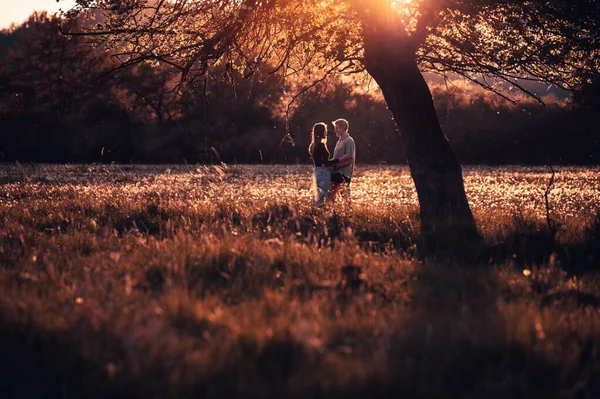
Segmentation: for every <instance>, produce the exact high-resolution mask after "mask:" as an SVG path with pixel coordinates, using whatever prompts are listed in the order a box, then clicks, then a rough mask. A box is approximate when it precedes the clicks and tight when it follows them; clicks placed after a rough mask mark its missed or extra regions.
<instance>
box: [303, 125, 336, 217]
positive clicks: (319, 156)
mask: <svg viewBox="0 0 600 399" xmlns="http://www.w3.org/2000/svg"><path fill="white" fill-rule="evenodd" d="M326 138H327V125H326V124H325V123H323V122H319V123H315V125H314V126H313V128H312V141H311V142H310V146H309V147H308V153H309V154H310V157H311V158H312V160H313V163H314V164H315V171H314V174H313V184H312V192H313V200H312V204H313V205H314V206H322V205H323V203H324V202H325V197H326V196H327V191H328V190H329V184H330V183H331V170H330V169H328V166H332V165H335V164H336V163H338V160H337V159H332V160H330V159H329V150H328V149H327V144H326Z"/></svg>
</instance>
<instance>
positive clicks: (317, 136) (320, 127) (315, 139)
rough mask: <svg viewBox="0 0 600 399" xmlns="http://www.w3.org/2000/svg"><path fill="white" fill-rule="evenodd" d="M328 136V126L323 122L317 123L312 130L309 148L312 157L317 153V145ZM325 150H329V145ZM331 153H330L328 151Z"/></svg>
mask: <svg viewBox="0 0 600 399" xmlns="http://www.w3.org/2000/svg"><path fill="white" fill-rule="evenodd" d="M326 135H327V125H326V124H325V123H323V122H318V123H315V124H314V126H313V128H312V134H311V137H312V140H311V142H310V145H309V146H308V153H309V154H310V156H311V157H312V156H313V154H314V151H315V144H316V143H319V142H321V141H323V140H324V139H325V136H326ZM325 149H327V145H325ZM328 152H329V151H328Z"/></svg>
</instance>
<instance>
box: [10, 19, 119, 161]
mask: <svg viewBox="0 0 600 399" xmlns="http://www.w3.org/2000/svg"><path fill="white" fill-rule="evenodd" d="M62 24H64V20H62V19H61V18H60V17H58V16H52V15H47V14H46V13H34V14H33V15H32V16H31V17H30V18H29V19H28V20H27V21H26V22H24V23H23V24H22V25H20V26H17V27H15V28H14V30H12V31H10V32H7V33H6V34H5V36H4V38H3V40H2V42H3V43H4V45H3V46H2V48H0V59H1V62H0V115H1V116H2V120H1V124H2V129H0V130H1V131H2V133H1V136H0V145H1V146H2V147H3V152H4V154H5V155H6V156H9V157H12V158H19V159H22V160H23V159H31V160H37V161H58V160H69V159H72V158H75V159H82V158H83V159H87V160H92V159H93V160H97V158H91V159H90V157H89V153H90V151H92V152H93V153H94V154H98V157H99V156H100V152H101V149H102V147H105V146H106V147H109V143H115V142H117V141H123V140H124V138H123V137H114V135H115V134H116V133H118V132H114V133H113V137H108V136H110V135H104V137H100V136H99V135H100V134H101V133H102V132H101V131H100V130H101V129H98V127H99V125H101V124H105V123H106V125H112V124H114V123H115V120H114V119H118V118H121V117H124V115H123V113H122V112H121V109H120V106H119V104H118V103H117V102H116V101H115V100H114V95H113V87H114V86H113V85H112V84H111V82H110V79H112V78H107V79H105V80H102V81H100V80H98V79H97V78H98V76H101V75H102V74H103V72H106V71H107V70H111V69H112V68H113V67H114V65H111V64H110V62H109V59H108V57H107V54H106V53H105V52H104V51H102V50H99V49H95V48H94V47H93V46H92V44H91V43H90V40H89V39H86V38H70V37H66V36H64V35H61V34H60V31H59V26H61V25H62ZM111 116H112V117H113V118H111ZM115 116H117V117H118V118H114V117H115ZM105 119H106V120H105ZM105 130H110V128H107V129H105ZM86 135H88V136H91V137H88V139H87V140H86V137H85V136H86ZM88 144H89V145H88ZM11 149H12V150H11ZM15 151H16V152H15ZM11 153H13V155H12V156H11V155H10V154H11Z"/></svg>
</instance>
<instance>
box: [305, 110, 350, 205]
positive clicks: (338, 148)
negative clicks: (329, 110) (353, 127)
mask: <svg viewBox="0 0 600 399" xmlns="http://www.w3.org/2000/svg"><path fill="white" fill-rule="evenodd" d="M333 127H334V132H335V135H336V136H337V138H338V141H337V143H336V144H335V149H334V150H333V158H331V159H330V154H329V150H328V149H327V125H326V124H325V123H323V122H319V123H315V125H314V126H313V129H312V134H311V136H312V141H311V143H310V146H309V147H308V152H309V154H310V156H311V158H312V160H313V163H314V165H315V171H314V175H313V199H312V204H313V205H314V206H319V207H320V206H323V204H324V203H325V201H326V200H327V201H331V202H333V201H334V200H335V197H336V196H337V194H338V192H340V194H341V195H342V196H343V197H345V200H346V201H348V202H349V201H350V182H351V181H352V173H353V172H354V159H355V158H356V146H355V145H354V139H353V138H352V137H350V135H349V134H348V128H349V124H348V121H347V120H345V119H338V120H336V121H334V122H333Z"/></svg>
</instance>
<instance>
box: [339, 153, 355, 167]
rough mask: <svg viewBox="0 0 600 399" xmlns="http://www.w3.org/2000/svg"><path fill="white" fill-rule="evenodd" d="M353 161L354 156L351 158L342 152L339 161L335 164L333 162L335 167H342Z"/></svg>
mask: <svg viewBox="0 0 600 399" xmlns="http://www.w3.org/2000/svg"><path fill="white" fill-rule="evenodd" d="M353 161H354V158H352V157H351V156H350V155H348V154H344V155H342V156H341V157H340V161H339V162H338V163H337V164H335V167H336V168H343V167H344V166H348V165H351V164H352V162H353Z"/></svg>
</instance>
